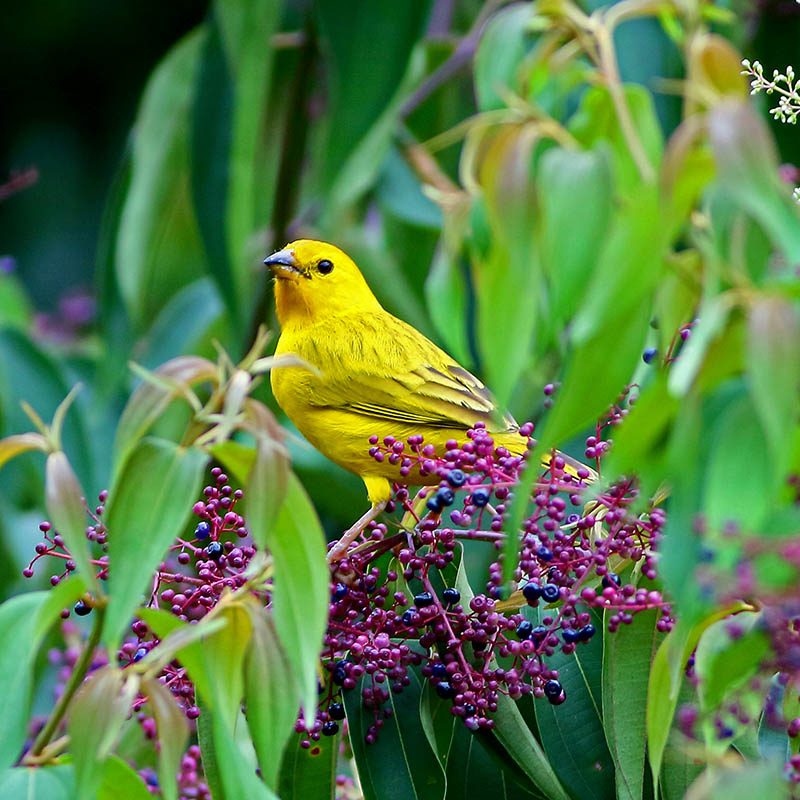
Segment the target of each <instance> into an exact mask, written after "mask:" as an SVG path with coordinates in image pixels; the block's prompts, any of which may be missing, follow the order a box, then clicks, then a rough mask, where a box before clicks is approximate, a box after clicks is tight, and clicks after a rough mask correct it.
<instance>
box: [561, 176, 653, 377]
mask: <svg viewBox="0 0 800 800" xmlns="http://www.w3.org/2000/svg"><path fill="white" fill-rule="evenodd" d="M665 233H666V232H665V229H664V226H663V224H662V221H661V218H660V215H659V213H658V202H657V197H656V193H655V189H654V188H653V187H642V188H641V189H640V190H639V191H637V192H635V194H633V196H632V197H631V198H630V201H629V202H626V204H625V206H624V207H623V208H622V209H621V210H620V211H619V212H618V213H617V214H616V215H615V218H614V220H613V221H612V224H611V231H610V233H609V234H608V238H607V240H606V241H605V246H604V247H603V248H602V250H601V251H600V255H599V258H598V259H597V264H596V266H595V268H594V271H593V272H592V273H591V280H590V283H589V287H588V288H587V290H586V297H585V299H584V301H583V304H582V305H581V307H580V310H579V311H578V313H577V315H576V317H575V321H574V325H573V328H572V337H573V341H574V342H575V343H576V344H580V343H582V342H585V341H587V339H589V338H590V337H591V336H593V335H595V333H596V332H597V331H598V330H599V329H601V328H602V326H603V325H604V323H605V322H606V321H607V320H608V319H609V317H612V316H628V315H635V314H636V311H637V310H638V309H639V308H641V306H642V305H645V306H649V305H650V303H651V297H652V294H653V291H654V289H655V287H656V284H657V283H658V279H659V278H660V276H661V270H662V266H663V263H664V255H665V247H666V244H667V239H666V236H665ZM565 235H568V234H567V233H566V232H565ZM573 238H582V234H581V237H577V236H575V235H574V234H573ZM620 388H622V387H620Z"/></svg>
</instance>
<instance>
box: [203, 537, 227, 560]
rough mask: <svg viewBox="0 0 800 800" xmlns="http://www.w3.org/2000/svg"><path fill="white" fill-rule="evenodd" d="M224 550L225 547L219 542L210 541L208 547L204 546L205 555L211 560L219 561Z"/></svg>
mask: <svg viewBox="0 0 800 800" xmlns="http://www.w3.org/2000/svg"><path fill="white" fill-rule="evenodd" d="M224 552H225V548H224V547H223V546H222V543H221V542H211V543H210V544H209V545H208V547H206V555H207V556H208V557H209V558H210V559H211V560H212V561H219V560H220V558H222V554H223V553H224Z"/></svg>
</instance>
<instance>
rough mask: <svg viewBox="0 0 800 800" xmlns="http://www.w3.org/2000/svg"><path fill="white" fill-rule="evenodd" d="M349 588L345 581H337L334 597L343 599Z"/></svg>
mask: <svg viewBox="0 0 800 800" xmlns="http://www.w3.org/2000/svg"><path fill="white" fill-rule="evenodd" d="M348 591H349V589H348V588H347V587H346V586H345V585H344V584H343V583H337V584H336V586H335V587H334V590H333V599H334V600H341V599H342V598H343V597H345V596H346V595H347V592H348Z"/></svg>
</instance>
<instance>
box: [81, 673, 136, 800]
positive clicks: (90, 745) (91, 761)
mask: <svg viewBox="0 0 800 800" xmlns="http://www.w3.org/2000/svg"><path fill="white" fill-rule="evenodd" d="M138 688H139V679H138V676H136V675H134V674H132V673H128V674H127V677H126V674H125V673H124V672H123V671H122V670H121V669H119V668H118V667H113V666H107V667H102V668H101V669H99V670H97V672H94V673H92V674H91V675H90V676H89V678H88V679H87V680H86V682H85V683H84V684H83V686H81V688H80V689H79V691H78V693H77V694H76V695H75V699H74V700H73V701H72V703H71V705H70V713H69V725H68V730H69V738H70V752H71V754H72V759H73V763H74V765H75V786H76V796H77V800H90V798H94V797H95V796H96V793H97V789H98V787H99V785H100V781H101V780H102V778H103V772H104V769H105V761H106V759H107V758H108V756H109V754H110V753H111V749H112V747H113V746H114V743H115V742H116V740H117V737H118V736H119V734H120V731H121V730H122V726H123V724H124V722H125V719H126V718H127V716H128V714H129V713H130V706H131V703H132V702H133V701H134V699H135V698H136V693H137V691H138Z"/></svg>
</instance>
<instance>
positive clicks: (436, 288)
mask: <svg viewBox="0 0 800 800" xmlns="http://www.w3.org/2000/svg"><path fill="white" fill-rule="evenodd" d="M465 272H466V270H465V268H464V267H463V266H462V264H461V262H460V259H459V258H458V257H456V256H455V255H453V254H451V253H450V252H449V251H448V250H447V249H446V247H440V248H439V250H438V251H437V253H436V254H435V255H434V259H433V263H432V264H431V268H430V270H429V272H428V277H427V278H426V279H425V302H426V304H427V306H428V311H429V313H430V316H431V319H432V320H433V323H434V325H435V326H436V330H437V332H438V333H439V335H440V336H441V337H442V340H443V341H444V344H445V345H446V347H447V350H448V352H449V353H450V354H451V355H452V356H453V357H454V358H456V359H458V362H459V363H460V364H464V365H470V364H471V362H472V355H471V354H470V351H469V341H468V335H467V319H468V311H467V292H468V287H467V279H466V274H465Z"/></svg>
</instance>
